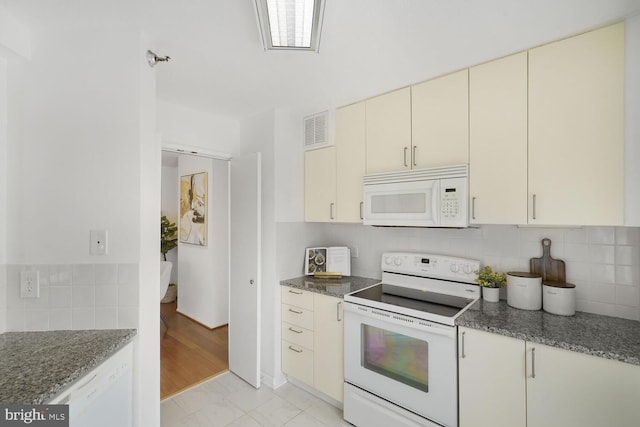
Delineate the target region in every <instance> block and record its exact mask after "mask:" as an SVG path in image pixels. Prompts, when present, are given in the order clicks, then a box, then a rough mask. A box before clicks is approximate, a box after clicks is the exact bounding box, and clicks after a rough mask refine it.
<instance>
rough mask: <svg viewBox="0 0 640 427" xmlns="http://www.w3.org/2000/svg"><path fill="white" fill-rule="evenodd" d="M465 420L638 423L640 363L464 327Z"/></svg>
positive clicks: (468, 426)
mask: <svg viewBox="0 0 640 427" xmlns="http://www.w3.org/2000/svg"><path fill="white" fill-rule="evenodd" d="M458 340H459V342H458V350H459V351H458V363H459V364H458V366H459V387H460V401H459V405H460V406H459V407H460V427H483V426H491V427H494V426H515V427H517V426H527V427H602V426H616V427H632V426H634V427H637V426H638V420H640V405H638V402H637V396H639V395H640V366H635V365H631V364H628V363H623V362H617V361H612V360H608V359H604V358H600V357H595V356H589V355H586V354H582V353H576V352H572V351H567V350H563V349H559V348H555V347H549V346H546V345H542V344H535V343H531V342H525V341H523V340H519V339H515V338H509V337H504V336H500V335H496V334H491V333H487V332H482V331H477V330H473V329H468V328H462V327H461V328H459V330H458Z"/></svg>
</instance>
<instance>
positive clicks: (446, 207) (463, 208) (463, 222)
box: [440, 178, 467, 227]
mask: <svg viewBox="0 0 640 427" xmlns="http://www.w3.org/2000/svg"><path fill="white" fill-rule="evenodd" d="M440 224H441V225H443V226H454V227H455V226H456V225H460V226H461V227H466V226H467V180H466V178H447V179H442V180H441V181H440Z"/></svg>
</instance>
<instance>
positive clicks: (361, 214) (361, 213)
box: [360, 202, 364, 219]
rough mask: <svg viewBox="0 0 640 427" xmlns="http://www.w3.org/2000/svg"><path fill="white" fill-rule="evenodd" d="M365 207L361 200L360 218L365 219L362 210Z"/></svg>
mask: <svg viewBox="0 0 640 427" xmlns="http://www.w3.org/2000/svg"><path fill="white" fill-rule="evenodd" d="M363 208H364V202H360V219H364V214H363V212H362V210H363Z"/></svg>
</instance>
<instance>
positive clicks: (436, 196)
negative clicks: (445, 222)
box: [431, 181, 442, 225]
mask: <svg viewBox="0 0 640 427" xmlns="http://www.w3.org/2000/svg"><path fill="white" fill-rule="evenodd" d="M432 191H433V194H432V195H431V217H432V218H433V223H434V224H436V225H440V214H439V212H440V204H441V203H442V200H440V181H435V182H434V183H433V190H432Z"/></svg>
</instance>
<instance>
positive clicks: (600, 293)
mask: <svg viewBox="0 0 640 427" xmlns="http://www.w3.org/2000/svg"><path fill="white" fill-rule="evenodd" d="M277 230H278V241H279V242H280V239H282V244H280V243H279V247H286V244H285V242H291V243H292V244H293V246H295V248H291V249H289V251H290V255H289V256H298V255H297V254H296V255H294V254H293V253H292V252H294V251H295V252H298V251H299V253H300V254H299V259H300V260H302V259H303V255H304V253H303V250H304V248H298V247H297V246H300V241H301V238H300V237H299V236H301V235H304V236H308V239H307V241H306V242H305V243H304V244H303V245H307V246H318V245H320V246H326V245H336V246H338V245H344V246H349V247H351V248H353V247H357V248H358V252H359V256H358V257H357V258H352V259H351V261H352V265H351V271H352V274H354V275H358V276H364V277H373V278H379V277H380V274H381V272H380V258H381V255H382V253H383V252H384V251H394V250H395V251H416V252H433V253H437V254H446V255H452V256H460V257H467V258H473V259H478V260H480V261H481V262H482V264H483V265H486V264H490V265H492V266H493V267H495V268H496V269H498V270H499V271H505V272H506V271H528V270H529V259H530V258H534V257H540V256H542V246H541V240H542V239H543V238H545V237H548V238H550V239H551V241H552V245H551V256H552V257H553V258H556V259H562V260H564V261H565V262H566V269H567V281H568V282H570V283H574V284H575V285H576V295H577V309H578V310H580V311H586V312H591V313H597V314H605V315H610V316H617V317H624V318H628V319H635V320H640V249H639V248H640V228H637V227H582V228H566V229H565V228H536V227H516V226H508V225H483V226H481V227H479V228H468V229H434V228H397V227H369V226H362V225H350V224H311V223H308V224H303V225H301V224H300V223H280V224H279V225H278V229H277ZM296 262H298V260H297V259H296ZM286 273H288V274H289V275H291V273H292V272H291V271H290V270H289V271H287V272H286ZM301 274H302V271H301V270H300V275H301ZM285 278H287V277H280V278H279V279H285ZM502 297H503V298H506V292H505V290H502Z"/></svg>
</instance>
